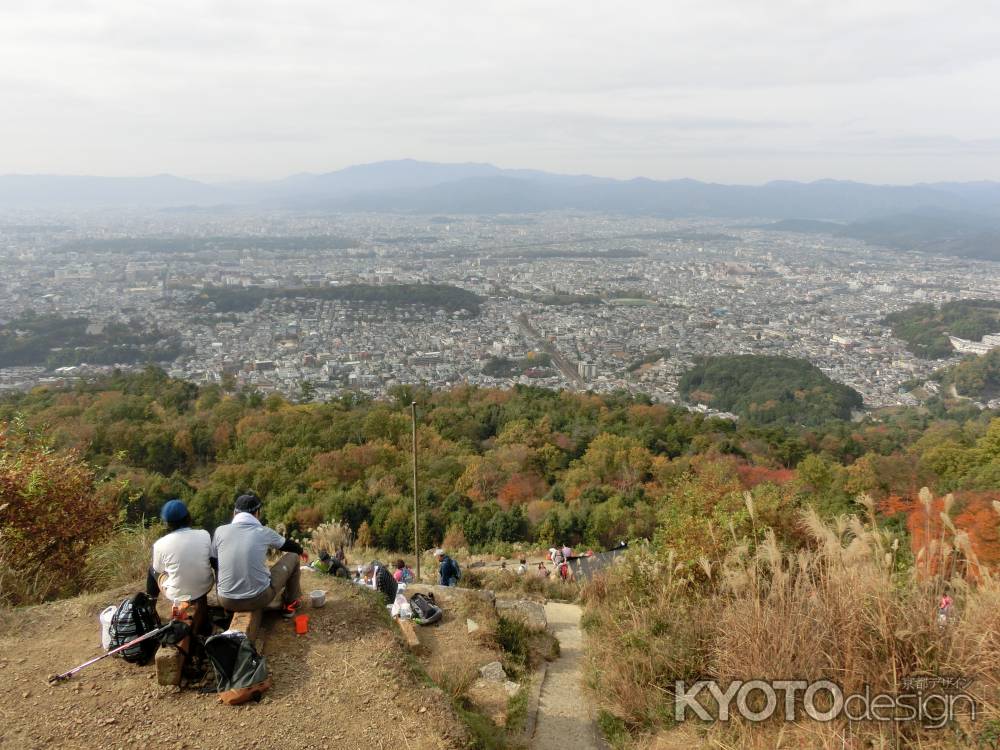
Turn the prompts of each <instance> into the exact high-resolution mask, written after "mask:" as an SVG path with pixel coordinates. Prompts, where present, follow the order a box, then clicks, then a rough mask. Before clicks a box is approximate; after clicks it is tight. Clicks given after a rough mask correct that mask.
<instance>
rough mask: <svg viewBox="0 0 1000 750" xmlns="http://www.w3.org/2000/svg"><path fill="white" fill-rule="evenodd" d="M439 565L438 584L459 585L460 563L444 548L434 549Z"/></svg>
mask: <svg viewBox="0 0 1000 750" xmlns="http://www.w3.org/2000/svg"><path fill="white" fill-rule="evenodd" d="M434 557H436V558H437V561H438V563H439V565H438V586H457V585H458V579H459V578H460V577H461V575H462V574H461V572H460V571H459V568H458V563H457V562H455V561H454V560H452V559H451V558H450V557H449V556H448V555H446V554H445V552H444V550H443V549H436V550H434Z"/></svg>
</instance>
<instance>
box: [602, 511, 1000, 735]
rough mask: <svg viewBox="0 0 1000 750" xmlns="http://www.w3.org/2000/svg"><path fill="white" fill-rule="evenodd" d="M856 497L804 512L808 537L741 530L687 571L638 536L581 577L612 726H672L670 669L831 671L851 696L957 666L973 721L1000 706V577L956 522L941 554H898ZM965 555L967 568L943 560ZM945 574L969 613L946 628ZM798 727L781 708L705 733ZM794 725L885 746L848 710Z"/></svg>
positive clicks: (913, 726)
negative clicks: (789, 544)
mask: <svg viewBox="0 0 1000 750" xmlns="http://www.w3.org/2000/svg"><path fill="white" fill-rule="evenodd" d="M923 495H924V498H923V499H924V500H925V502H926V503H927V504H930V499H929V493H926V492H925V493H923ZM862 502H864V503H865V504H866V505H867V507H868V510H869V514H868V516H867V517H866V518H861V517H858V516H842V517H840V518H837V519H833V520H831V521H824V520H822V519H821V518H820V516H819V515H818V513H817V512H816V511H814V510H809V511H807V512H805V513H804V514H802V515H801V516H800V525H801V528H802V533H803V534H804V536H805V537H806V539H807V544H806V546H805V547H803V548H800V549H788V548H783V547H782V546H781V544H780V543H779V541H778V538H777V537H776V536H775V534H774V533H773V532H771V531H770V530H765V531H764V533H763V536H762V538H761V539H760V541H759V542H757V543H754V540H753V539H744V541H743V543H742V544H739V545H736V546H734V547H733V548H731V549H730V550H728V552H727V553H726V554H725V556H724V557H723V558H722V559H716V560H709V559H707V558H706V559H702V560H701V561H700V564H699V568H698V570H697V571H690V570H688V569H687V568H684V567H678V566H677V565H676V564H675V563H674V558H673V557H672V555H671V553H670V551H669V550H667V549H664V548H660V549H650V548H639V549H634V550H631V551H630V552H629V553H628V554H627V555H625V557H624V559H623V561H622V563H620V564H619V565H617V566H615V567H614V568H612V569H611V571H609V572H608V573H607V574H606V575H605V576H603V577H601V578H599V579H597V580H595V581H594V582H592V583H591V584H590V585H588V586H587V587H586V589H585V590H584V594H583V596H584V600H585V602H586V605H587V612H586V616H585V619H584V627H585V629H586V630H587V632H588V635H589V638H588V649H589V659H590V666H591V670H590V683H591V685H592V686H593V687H595V688H597V693H598V695H599V696H600V700H601V703H602V708H603V709H604V710H605V711H607V712H608V713H609V716H610V717H611V718H609V719H607V720H606V722H605V723H606V724H607V726H609V727H611V726H617V723H616V722H615V721H613V719H617V720H620V721H621V722H622V723H623V724H624V726H626V727H627V728H628V729H629V730H630V731H631V732H632V733H634V734H645V733H657V732H663V731H664V730H667V729H669V728H670V727H671V726H672V724H673V721H674V720H673V698H674V697H673V694H672V691H671V687H672V686H673V684H674V681H675V680H685V681H686V682H687V683H688V684H691V683H692V682H693V681H694V679H696V678H700V677H706V676H707V677H712V678H714V679H717V680H719V681H720V682H721V683H722V685H723V688H724V687H725V685H726V684H727V683H729V682H730V681H732V680H743V681H747V680H752V679H803V680H820V679H827V680H831V681H833V682H835V683H837V684H838V685H840V686H841V688H842V689H843V690H844V693H845V694H848V693H854V692H862V691H863V690H864V689H865V688H866V687H867V688H868V689H869V690H870V691H871V694H872V695H874V694H876V693H880V692H886V693H893V694H901V693H904V692H906V690H905V687H904V684H903V680H904V678H906V677H909V676H916V675H949V674H958V675H962V676H963V677H966V678H970V679H972V680H973V683H972V686H971V687H970V688H969V689H968V690H969V692H970V693H971V694H972V695H973V697H974V698H975V699H976V700H977V702H978V705H979V718H980V719H991V718H996V715H997V707H996V706H995V705H994V696H995V695H996V693H997V688H998V686H1000V658H998V657H997V649H996V644H997V643H1000V620H998V619H997V617H996V612H997V607H998V605H1000V583H998V581H997V580H996V579H994V577H993V576H992V574H991V573H990V572H989V571H988V570H987V569H985V568H982V567H980V566H979V563H978V561H977V560H976V558H975V554H974V552H973V551H972V549H971V546H970V545H969V543H968V540H967V538H963V536H962V532H957V533H955V534H954V538H953V539H950V540H949V539H948V538H944V540H943V542H940V541H939V542H938V544H937V545H936V546H934V545H932V547H934V548H929V549H928V550H926V551H925V554H926V555H935V556H937V557H938V558H940V559H939V560H938V561H937V562H936V563H935V564H932V565H928V566H927V567H926V568H923V569H922V568H921V564H920V562H919V560H918V562H917V564H916V566H915V567H907V566H906V565H901V564H900V561H899V555H900V544H899V542H900V539H899V538H898V537H895V538H894V537H893V536H892V535H891V534H890V533H888V532H887V531H886V530H884V529H882V528H879V527H878V526H877V524H876V523H875V517H874V513H873V509H872V504H871V502H870V500H868V499H867V498H863V499H862ZM944 526H945V527H946V528H947V527H948V523H945V524H944ZM936 541H938V540H936ZM956 556H958V557H963V558H965V559H966V565H957V564H954V563H950V562H949V561H948V559H949V558H951V557H956ZM965 568H972V569H975V571H976V575H974V576H970V578H971V582H968V583H967V582H966V580H965V579H963V578H958V577H956V578H952V579H950V581H949V580H948V579H945V578H943V577H941V576H928V575H926V572H925V571H926V570H931V571H933V570H952V571H953V570H956V569H959V570H962V569H965ZM949 582H950V585H951V588H952V589H953V592H954V598H955V600H956V603H955V612H956V613H960V614H956V615H955V617H954V619H953V620H952V621H951V622H949V624H948V625H947V627H941V626H940V625H939V624H938V622H937V620H936V615H937V607H936V605H937V600H938V598H939V597H940V594H941V592H942V590H943V588H944V586H945V585H946V584H948V583H949ZM964 722H965V719H964V718H961V719H960V720H959V721H958V722H956V724H955V725H953V726H952V727H951V729H950V731H951V732H954V734H952V735H951V737H952V738H954V737H955V736H956V735H957V736H959V737H963V736H964V737H965V740H966V741H968V742H970V743H971V741H972V740H971V737H972V732H973V729H975V727H972V726H971V725H968V724H966V723H964ZM789 729H790V728H789V727H788V726H787V725H782V724H778V723H777V721H776V720H775V721H772V722H765V723H763V724H752V723H741V722H740V721H738V720H731V721H730V722H728V723H723V722H720V723H717V724H714V725H711V726H710V727H708V729H707V731H708V733H709V739H710V744H719V745H720V746H732V747H767V746H770V747H774V746H776V745H777V744H778V743H777V740H776V738H777V736H778V735H779V734H780V733H782V732H787V731H788V730H789ZM799 730H802V731H806V732H808V733H809V740H808V742H807V745H808V746H811V747H827V746H830V747H833V746H835V745H836V746H839V745H838V743H837V742H836V741H835V740H836V738H837V737H842V736H844V733H847V732H849V733H850V735H851V736H852V737H853V738H854V741H856V742H857V743H858V746H861V745H865V746H868V743H869V742H870V743H874V744H875V745H877V746H885V740H886V737H887V735H886V732H887V731H889V730H887V729H886V727H885V726H878V725H877V724H876V725H865V724H854V725H852V726H851V727H847V726H846V723H845V722H842V721H833V722H829V723H824V724H813V725H809V723H808V722H806V724H805V725H803V726H799V727H797V728H796V729H795V730H794V731H799ZM615 733H616V734H617V730H615ZM772 733H773V734H772ZM891 733H895V735H894V736H895V739H894V743H895V744H894V745H893V746H910V745H916V744H919V745H921V746H929V747H936V746H938V745H935V744H934V742H935V741H937V740H936V739H935V736H934V735H933V733H930V730H926V729H923V728H922V727H920V726H919V724H918V723H917V722H910V723H900V724H898V725H896V726H895V727H894V728H892V730H891ZM938 736H940V735H938ZM942 739H943V737H942ZM616 741H617V740H616ZM942 746H943V745H942ZM949 746H951V745H949Z"/></svg>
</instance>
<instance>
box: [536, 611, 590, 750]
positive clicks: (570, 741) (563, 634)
mask: <svg viewBox="0 0 1000 750" xmlns="http://www.w3.org/2000/svg"><path fill="white" fill-rule="evenodd" d="M580 614H581V611H580V607H578V606H577V605H575V604H564V603H561V602H549V603H548V604H546V605H545V616H546V617H547V618H548V621H549V628H550V629H551V630H552V633H553V634H554V635H555V637H556V638H558V639H559V658H558V659H557V660H556V661H555V662H554V663H552V664H550V665H549V669H548V672H547V673H546V675H545V683H544V684H543V685H542V695H541V699H540V700H539V703H538V726H537V728H536V729H535V735H534V737H533V738H532V740H531V747H532V748H538V749H539V750H542V749H543V748H553V747H571V748H573V750H599V749H600V748H603V747H604V744H603V743H602V742H601V741H600V739H599V735H598V732H597V727H596V725H595V718H596V716H595V713H594V710H593V707H592V706H591V705H590V701H589V700H588V698H587V695H586V693H584V691H583V633H582V632H581V630H580Z"/></svg>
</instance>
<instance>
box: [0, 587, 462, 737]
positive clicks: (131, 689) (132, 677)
mask: <svg viewBox="0 0 1000 750" xmlns="http://www.w3.org/2000/svg"><path fill="white" fill-rule="evenodd" d="M302 585H303V588H304V589H305V590H306V591H308V590H310V589H312V588H323V589H326V590H327V591H328V593H327V604H326V606H325V607H323V608H322V609H310V610H308V614H309V618H310V619H309V633H308V634H307V635H305V636H296V635H295V634H294V631H293V629H292V626H291V623H289V622H288V621H286V620H282V619H281V618H279V617H274V616H271V615H267V616H265V619H264V633H265V643H264V655H265V658H266V659H267V661H268V666H269V668H270V672H271V676H272V678H273V679H274V687H273V688H272V689H271V690H270V691H269V692H268V693H267V694H266V695H265V697H264V699H263V700H262V701H261V702H260V703H256V704H254V703H251V704H247V705H245V706H238V707H231V706H221V705H219V704H217V703H216V701H215V696H214V695H201V694H199V693H198V692H197V691H196V690H184V691H180V692H178V691H177V689H176V688H162V687H159V686H158V685H157V684H156V681H155V680H154V679H153V678H154V674H153V672H154V669H153V667H152V666H145V667H139V666H136V665H134V664H126V663H125V662H122V661H120V660H117V659H105V660H104V661H101V662H98V663H97V664H95V665H94V666H93V667H90V668H88V669H86V670H84V671H83V672H81V673H80V674H79V675H77V676H76V677H74V678H73V679H72V680H69V681H67V682H65V683H62V684H60V685H56V686H50V685H48V684H47V683H46V681H45V677H46V675H49V674H52V673H54V672H61V671H63V670H65V669H68V668H70V667H72V666H75V665H76V664H80V663H81V662H83V661H84V660H85V659H87V658H89V657H91V656H93V655H94V654H95V653H98V652H99V644H100V632H99V627H98V620H97V616H98V613H99V612H100V611H101V610H102V609H104V607H106V606H107V605H108V604H110V603H114V602H118V601H120V600H121V599H122V598H123V597H124V596H125V595H127V594H130V593H132V592H134V591H135V590H136V589H135V588H133V587H127V588H123V589H120V590H116V591H113V592H106V593H104V594H92V595H87V596H84V597H79V598H77V599H67V600H64V601H62V602H57V603H54V604H47V605H43V606H40V607H28V608H25V609H23V610H17V611H13V612H12V611H10V610H0V750H8V748H9V749H10V750H43V749H45V750H54V748H60V750H62V749H63V748H66V750H125V748H136V747H138V748H170V750H174V748H184V750H257V749H259V748H324V747H327V746H329V747H336V748H338V750H397V748H398V750H407V749H408V748H409V750H418V748H419V750H424V748H427V749H428V750H455V749H456V748H462V747H467V745H468V741H469V738H468V736H467V732H466V730H465V728H464V727H463V726H461V724H460V723H459V722H458V721H457V719H456V717H455V716H454V715H453V713H452V711H451V707H450V706H449V705H448V701H447V700H445V699H444V698H443V696H442V695H441V693H440V691H438V690H436V689H433V688H431V687H429V686H426V685H424V684H423V683H422V682H420V681H418V680H417V679H416V677H415V676H414V675H413V673H412V672H411V671H410V670H409V669H408V668H406V667H405V657H404V655H403V652H402V648H401V646H400V645H399V642H398V641H397V639H396V637H395V634H394V631H393V630H392V629H391V628H390V626H389V624H388V622H387V620H386V618H385V615H384V613H382V612H381V611H380V610H381V604H380V603H379V602H378V600H377V599H375V598H374V597H372V596H370V595H369V594H367V593H366V592H362V591H360V590H359V589H358V587H356V586H352V585H351V584H349V583H347V582H344V581H339V580H335V579H329V578H315V577H314V575H313V574H312V573H303V583H302Z"/></svg>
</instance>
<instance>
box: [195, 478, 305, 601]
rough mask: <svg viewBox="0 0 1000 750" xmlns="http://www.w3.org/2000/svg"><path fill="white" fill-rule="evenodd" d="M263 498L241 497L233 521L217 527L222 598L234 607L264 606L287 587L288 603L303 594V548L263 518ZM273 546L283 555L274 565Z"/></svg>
mask: <svg viewBox="0 0 1000 750" xmlns="http://www.w3.org/2000/svg"><path fill="white" fill-rule="evenodd" d="M260 508H261V505H260V500H259V499H258V498H256V497H254V496H252V495H241V496H240V497H239V498H238V499H237V503H236V513H235V515H234V516H233V520H232V523H228V524H226V525H225V526H220V527H219V528H217V529H216V530H215V536H214V537H213V539H212V553H213V556H214V557H216V558H217V559H218V564H219V583H218V590H219V601H220V603H221V604H222V606H223V607H225V608H226V609H228V610H231V611H250V610H254V609H263V608H264V607H266V606H267V605H268V604H269V603H270V602H271V600H272V599H274V597H275V596H277V595H278V593H281V592H282V591H283V600H284V603H285V604H286V605H288V604H291V603H292V602H294V601H296V600H297V599H298V598H299V596H301V589H300V588H299V557H298V556H299V555H300V554H301V553H302V548H301V547H300V546H299V545H298V544H296V543H295V542H293V541H292V540H290V539H285V538H284V537H283V536H281V534H279V533H278V532H277V531H274V530H273V529H270V528H268V527H266V526H264V525H263V524H262V523H261V522H260ZM269 549H277V550H282V551H284V552H285V553H286V554H285V555H283V556H282V557H281V558H280V559H279V561H278V562H277V563H275V565H274V566H272V567H271V568H268V566H267V552H268V550H269Z"/></svg>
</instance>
